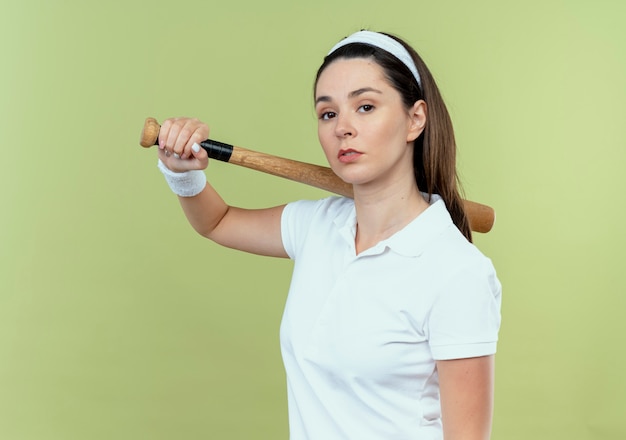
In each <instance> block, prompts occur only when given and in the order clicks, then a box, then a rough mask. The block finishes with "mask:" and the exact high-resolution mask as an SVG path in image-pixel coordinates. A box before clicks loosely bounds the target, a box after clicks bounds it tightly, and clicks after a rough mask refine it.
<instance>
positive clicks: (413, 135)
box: [406, 99, 428, 142]
mask: <svg viewBox="0 0 626 440" xmlns="http://www.w3.org/2000/svg"><path fill="white" fill-rule="evenodd" d="M427 114H428V108H427V106H426V101H424V100H422V99H420V100H419V101H416V102H415V104H413V107H411V108H410V109H409V127H408V128H409V131H408V133H407V137H406V141H407V142H413V141H414V140H415V139H417V138H418V137H419V135H420V134H422V132H423V131H424V127H426V116H427Z"/></svg>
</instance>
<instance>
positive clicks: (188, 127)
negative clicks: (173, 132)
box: [172, 118, 199, 156]
mask: <svg viewBox="0 0 626 440" xmlns="http://www.w3.org/2000/svg"><path fill="white" fill-rule="evenodd" d="M198 124H199V121H198V120H197V119H189V118H185V119H184V120H182V121H180V124H179V127H180V129H179V131H178V136H177V137H176V141H175V142H174V144H173V145H172V151H174V152H175V153H177V154H178V155H180V156H183V155H184V153H185V146H186V145H187V144H188V143H189V139H191V136H192V135H193V133H194V131H195V129H196V126H197V125H198ZM192 144H193V142H192ZM189 148H191V145H190V146H189Z"/></svg>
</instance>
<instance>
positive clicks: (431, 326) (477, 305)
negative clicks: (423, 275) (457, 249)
mask: <svg viewBox="0 0 626 440" xmlns="http://www.w3.org/2000/svg"><path fill="white" fill-rule="evenodd" d="M448 280H449V281H447V282H446V283H444V284H443V289H442V291H441V292H439V295H438V297H437V299H436V300H435V302H434V303H433V307H432V310H431V313H430V314H429V318H428V324H427V326H428V332H429V341H430V342H429V344H430V347H431V352H432V355H433V358H434V359H436V360H445V359H462V358H470V357H478V356H487V355H491V354H494V353H495V352H496V345H497V341H498V332H499V329H500V321H501V315H500V307H501V300H502V286H501V284H500V282H499V280H498V278H497V277H496V273H495V269H494V268H493V265H492V264H491V261H490V260H489V259H488V258H487V257H484V256H482V255H480V256H478V257H476V258H473V259H472V260H471V261H470V262H468V263H467V264H464V265H463V266H462V267H461V268H459V269H457V270H456V271H455V272H454V273H451V274H450V276H449V278H448Z"/></svg>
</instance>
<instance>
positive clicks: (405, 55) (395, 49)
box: [328, 31, 422, 87]
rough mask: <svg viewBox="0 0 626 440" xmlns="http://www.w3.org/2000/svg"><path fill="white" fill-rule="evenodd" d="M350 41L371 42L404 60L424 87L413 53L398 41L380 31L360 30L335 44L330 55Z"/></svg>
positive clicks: (370, 43)
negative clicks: (412, 56)
mask: <svg viewBox="0 0 626 440" xmlns="http://www.w3.org/2000/svg"><path fill="white" fill-rule="evenodd" d="M350 43H363V44H369V45H370V46H374V47H378V48H379V49H382V50H384V51H386V52H389V53H390V54H391V55H393V56H394V57H396V58H397V59H399V60H400V61H402V63H403V64H404V65H405V66H406V67H408V68H409V70H410V71H411V73H412V74H413V76H414V77H415V79H416V80H417V84H419V86H420V87H422V79H421V78H420V74H419V73H417V67H415V62H414V61H413V58H411V55H410V54H409V52H408V51H407V50H406V49H405V48H404V46H403V45H402V44H400V43H398V42H397V41H396V40H394V39H393V38H391V37H388V36H387V35H385V34H380V33H378V32H372V31H359V32H356V33H354V34H352V35H350V36H349V37H346V38H344V39H343V40H341V41H340V42H339V43H337V44H335V46H334V47H333V48H332V49H331V50H330V52H328V55H330V54H331V53H333V52H334V51H336V50H337V49H339V48H340V47H343V46H345V45H346V44H350Z"/></svg>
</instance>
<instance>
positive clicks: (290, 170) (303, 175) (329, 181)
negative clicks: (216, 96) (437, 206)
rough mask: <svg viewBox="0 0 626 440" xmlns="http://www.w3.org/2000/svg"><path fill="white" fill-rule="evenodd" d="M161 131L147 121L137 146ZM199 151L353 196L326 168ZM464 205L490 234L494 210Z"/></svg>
mask: <svg viewBox="0 0 626 440" xmlns="http://www.w3.org/2000/svg"><path fill="white" fill-rule="evenodd" d="M160 129H161V126H160V125H159V123H158V122H157V121H156V119H154V118H146V121H145V124H144V127H143V130H142V131H141V139H140V141H139V143H140V145H141V146H142V147H145V148H150V147H152V146H153V145H157V144H158V139H159V130H160ZM200 147H202V148H203V149H204V150H206V152H207V153H208V155H209V157H210V158H211V159H216V160H220V161H222V162H228V163H232V164H235V165H239V166H242V167H246V168H250V169H253V170H256V171H261V172H263V173H267V174H272V175H274V176H278V177H282V178H285V179H289V180H293V181H295V182H299V183H304V184H306V185H309V186H313V187H315V188H319V189H323V190H325V191H329V192H332V193H335V194H339V195H342V196H344V197H352V196H353V192H352V185H350V184H348V183H346V182H344V181H343V180H341V179H340V178H339V177H338V176H337V175H336V174H335V173H334V172H333V170H331V169H330V168H328V167H324V166H320V165H314V164H311V163H306V162H300V161H297V160H292V159H286V158H284V157H279V156H273V155H271V154H266V153H260V152H258V151H253V150H247V149H245V148H241V147H236V146H233V145H230V144H225V143H223V142H218V141H214V140H211V139H207V140H205V141H203V142H201V143H200ZM463 203H464V208H465V212H466V213H467V216H468V217H469V222H470V227H471V229H472V231H475V232H482V233H486V232H489V231H490V230H491V228H492V227H493V224H494V222H495V218H496V217H495V211H494V210H493V208H491V207H489V206H487V205H483V204H481V203H476V202H472V201H469V200H463Z"/></svg>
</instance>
